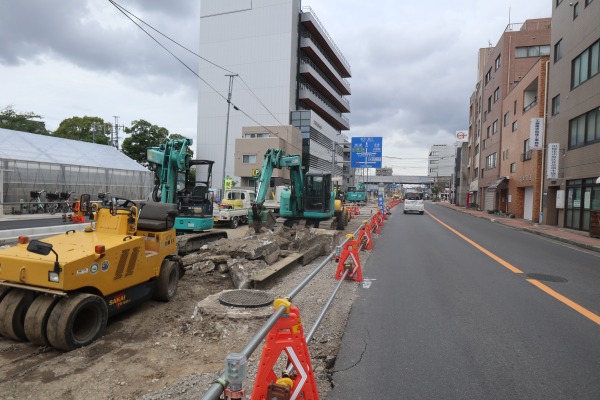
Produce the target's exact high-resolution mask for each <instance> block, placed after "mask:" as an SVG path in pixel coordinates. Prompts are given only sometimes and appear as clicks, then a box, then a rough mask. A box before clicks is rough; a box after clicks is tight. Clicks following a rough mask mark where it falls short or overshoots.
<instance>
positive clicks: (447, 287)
mask: <svg viewBox="0 0 600 400" xmlns="http://www.w3.org/2000/svg"><path fill="white" fill-rule="evenodd" d="M426 209H427V212H426V214H425V215H422V216H421V215H416V214H415V215H412V214H409V215H403V214H402V211H401V206H400V207H399V208H398V209H396V210H394V214H393V215H392V216H391V218H390V220H388V222H387V223H386V225H385V227H384V228H383V233H382V235H381V237H380V238H379V239H378V240H377V241H376V246H375V250H374V251H373V253H372V254H371V256H370V257H369V260H368V263H367V264H366V265H365V266H363V277H364V278H365V282H364V284H363V286H362V287H361V290H360V293H359V295H358V297H357V299H356V301H355V303H354V304H353V306H352V310H351V312H350V316H349V320H348V325H347V327H346V331H345V334H344V338H343V342H342V346H341V348H340V352H339V354H338V358H337V360H336V363H335V366H334V368H333V370H334V373H333V384H334V385H335V386H334V388H333V389H332V391H331V392H330V393H329V395H328V397H327V399H329V400H338V399H340V400H341V399H365V400H366V399H594V400H597V399H600V318H599V317H598V316H599V315H600V255H599V254H598V253H592V252H587V251H584V250H581V249H578V248H572V247H569V246H567V245H564V244H560V243H558V242H554V241H551V240H548V239H545V238H542V237H539V236H536V235H531V234H528V233H526V232H523V231H518V230H514V229H512V228H509V227H506V226H503V225H500V224H494V223H492V222H489V221H487V220H482V219H478V218H474V217H472V216H469V215H466V214H463V213H457V212H455V211H452V210H448V209H446V208H443V207H439V206H435V205H432V204H427V206H426ZM434 217H435V218H437V219H438V220H439V221H438V220H436V219H435V218H434ZM441 222H443V223H445V224H446V225H447V226H448V227H451V228H453V229H454V230H456V231H457V233H459V234H462V235H463V237H460V236H458V235H457V233H456V232H453V231H451V230H450V229H448V227H446V226H444V225H443V224H442V223H441ZM468 240H470V241H472V242H468ZM475 245H477V246H479V248H477V247H475ZM486 252H487V253H486ZM492 257H495V258H496V259H493V258H492ZM529 274H543V275H529ZM531 278H538V279H537V280H531ZM552 281H555V282H552ZM565 303H568V305H567V304H565Z"/></svg>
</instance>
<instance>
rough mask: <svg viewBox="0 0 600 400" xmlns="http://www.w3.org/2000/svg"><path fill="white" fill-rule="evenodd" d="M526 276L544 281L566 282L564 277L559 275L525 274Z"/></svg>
mask: <svg viewBox="0 0 600 400" xmlns="http://www.w3.org/2000/svg"><path fill="white" fill-rule="evenodd" d="M527 277H528V278H531V279H535V280H538V281H544V282H568V281H567V280H566V279H565V278H561V277H560V276H555V275H546V274H527Z"/></svg>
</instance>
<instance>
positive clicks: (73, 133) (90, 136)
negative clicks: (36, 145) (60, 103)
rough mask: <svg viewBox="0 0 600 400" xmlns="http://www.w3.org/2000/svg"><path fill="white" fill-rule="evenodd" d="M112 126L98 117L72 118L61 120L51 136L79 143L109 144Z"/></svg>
mask: <svg viewBox="0 0 600 400" xmlns="http://www.w3.org/2000/svg"><path fill="white" fill-rule="evenodd" d="M111 129H112V126H111V124H110V123H108V122H105V121H104V120H103V119H102V118H100V117H88V116H85V117H72V118H67V119H65V120H63V121H62V122H61V123H60V125H59V126H58V128H57V129H56V131H54V134H53V136H56V137H60V138H65V139H73V140H79V141H81V142H90V143H92V142H93V143H99V144H109V143H110V131H111Z"/></svg>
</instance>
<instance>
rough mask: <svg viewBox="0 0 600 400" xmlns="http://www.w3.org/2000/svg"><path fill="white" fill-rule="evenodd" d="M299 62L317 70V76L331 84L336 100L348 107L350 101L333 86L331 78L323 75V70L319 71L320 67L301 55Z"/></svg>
mask: <svg viewBox="0 0 600 400" xmlns="http://www.w3.org/2000/svg"><path fill="white" fill-rule="evenodd" d="M300 63H302V64H308V65H310V66H311V67H312V68H313V69H314V70H315V72H317V73H318V74H319V76H320V77H321V78H323V80H325V82H327V83H328V84H329V86H331V89H332V90H333V91H334V92H335V93H336V94H337V95H338V96H339V97H338V100H339V101H341V102H342V103H344V104H345V105H346V107H350V102H349V101H348V100H347V99H346V98H344V95H343V94H342V92H341V91H340V90H339V89H338V88H337V87H336V86H335V84H334V83H333V82H332V81H331V79H329V78H328V77H327V76H325V74H324V73H323V71H321V69H320V68H319V67H318V66H317V64H315V63H314V62H313V61H312V60H311V59H310V58H308V57H302V58H301V59H300Z"/></svg>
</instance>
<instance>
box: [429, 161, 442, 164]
mask: <svg viewBox="0 0 600 400" xmlns="http://www.w3.org/2000/svg"><path fill="white" fill-rule="evenodd" d="M439 163H440V160H429V164H439Z"/></svg>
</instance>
